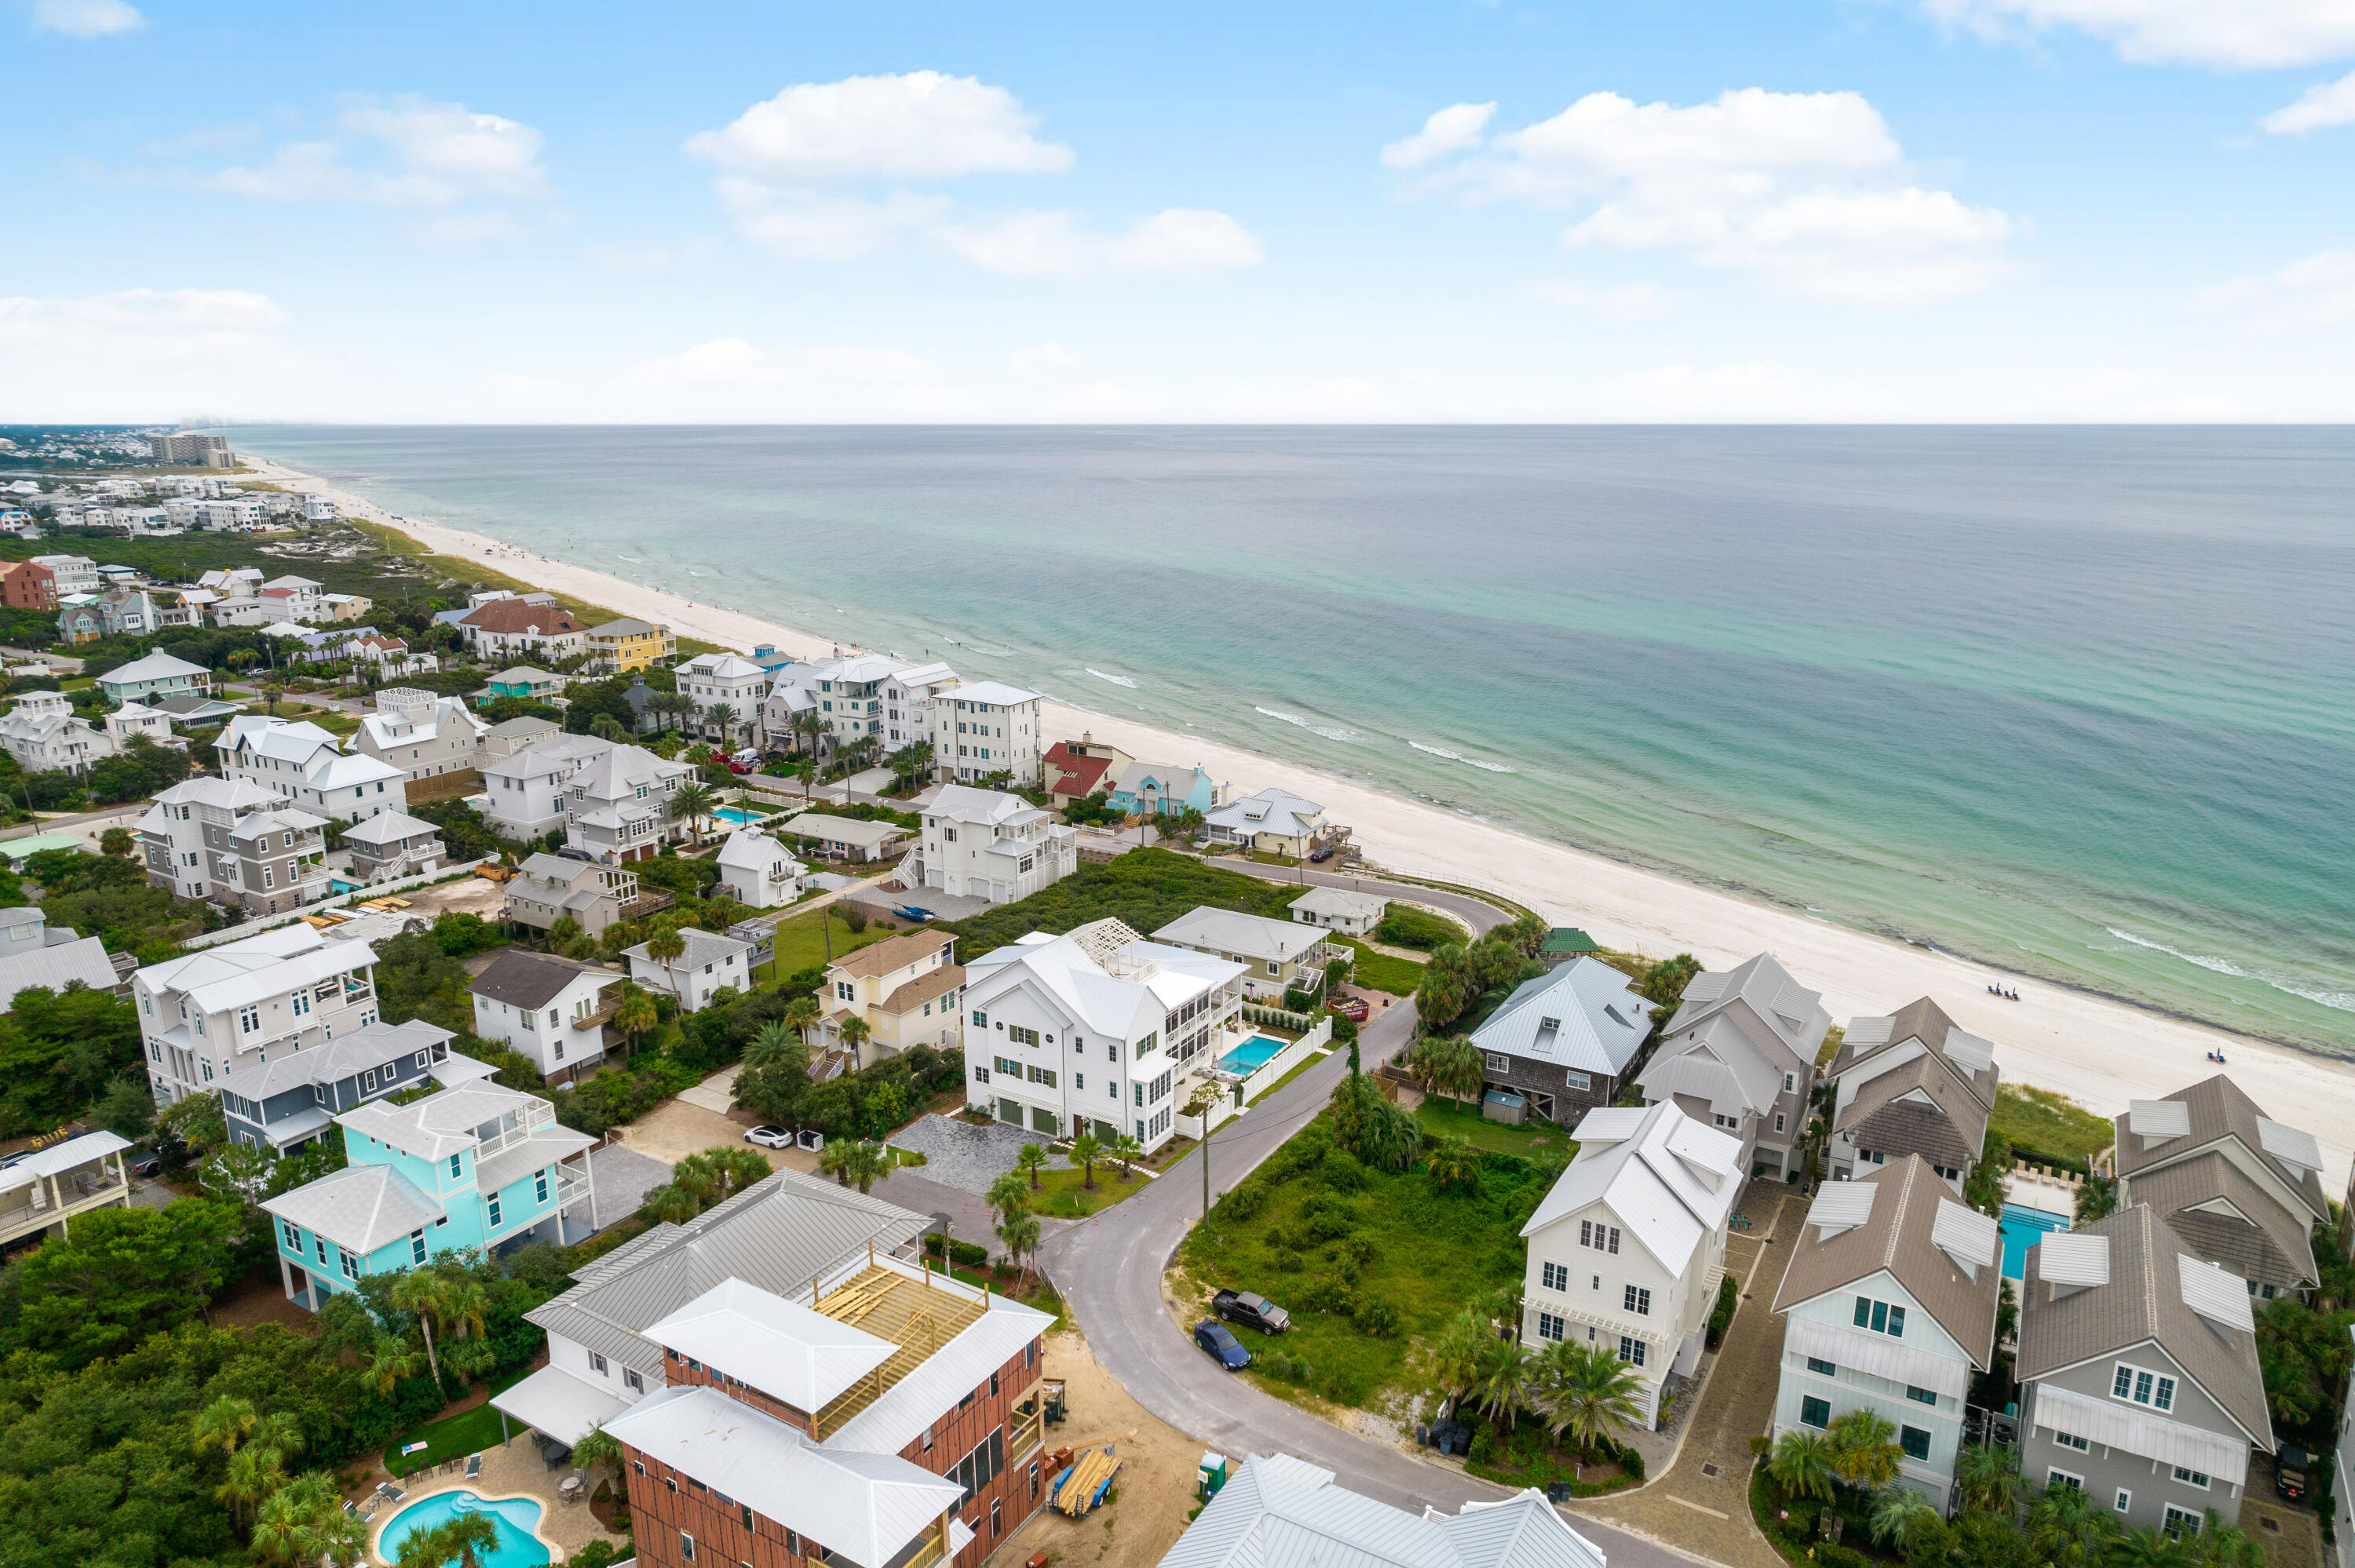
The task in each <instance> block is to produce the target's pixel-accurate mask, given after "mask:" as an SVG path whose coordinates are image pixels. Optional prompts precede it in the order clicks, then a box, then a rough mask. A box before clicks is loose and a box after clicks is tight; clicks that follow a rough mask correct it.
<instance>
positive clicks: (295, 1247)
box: [278, 1220, 303, 1253]
mask: <svg viewBox="0 0 2355 1568" xmlns="http://www.w3.org/2000/svg"><path fill="white" fill-rule="evenodd" d="M278 1234H280V1235H281V1236H282V1237H284V1238H285V1241H286V1245H287V1248H288V1249H289V1250H290V1251H293V1252H297V1253H299V1252H301V1251H302V1250H303V1233H302V1232H301V1231H298V1230H296V1229H295V1228H294V1225H293V1222H292V1221H291V1220H281V1221H279V1222H278Z"/></svg>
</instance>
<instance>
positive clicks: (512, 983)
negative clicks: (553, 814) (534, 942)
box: [466, 855, 622, 1008]
mask: <svg viewBox="0 0 2355 1568" xmlns="http://www.w3.org/2000/svg"><path fill="white" fill-rule="evenodd" d="M541 858H543V857H541V856H539V855H534V856H532V859H533V860H538V859H541ZM545 858H548V859H551V860H552V859H555V858H556V857H554V856H552V855H551V856H548V857H545ZM559 863H560V864H564V865H579V864H582V862H580V861H561V862H559ZM524 869H525V870H526V871H527V872H528V871H530V869H531V867H530V865H529V863H526V865H525V867H524ZM591 869H594V868H591ZM582 975H596V976H598V977H600V978H601V980H620V979H621V978H622V977H621V976H619V975H617V974H613V973H612V972H611V971H609V970H606V969H597V968H595V967H594V966H592V965H589V964H580V963H575V962H573V961H572V960H571V959H559V958H558V957H557V956H556V955H554V954H553V953H535V952H532V951H531V950H529V949H528V948H500V949H499V950H498V952H497V953H496V955H495V956H494V957H493V958H492V959H491V961H490V965H489V967H488V968H486V969H484V970H483V972H482V973H481V974H479V975H476V976H475V977H474V984H472V985H470V986H468V987H467V988H466V990H467V991H469V992H471V993H472V994H474V995H475V996H486V997H489V998H490V999H491V1000H492V1001H503V1002H506V1004H507V1005H508V1006H510V1007H523V1008H532V1007H545V1006H547V1005H548V1004H549V1002H550V1001H554V1000H555V999H556V998H557V997H558V996H559V995H561V994H562V993H563V991H564V988H565V987H567V986H569V985H570V984H571V983H572V982H573V981H574V980H579V979H580V978H581V976H582Z"/></svg>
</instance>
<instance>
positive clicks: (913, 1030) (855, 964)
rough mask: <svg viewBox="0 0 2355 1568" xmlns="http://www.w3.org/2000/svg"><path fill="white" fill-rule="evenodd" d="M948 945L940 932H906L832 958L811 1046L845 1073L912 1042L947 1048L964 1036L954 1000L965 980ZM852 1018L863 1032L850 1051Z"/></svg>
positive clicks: (952, 942)
mask: <svg viewBox="0 0 2355 1568" xmlns="http://www.w3.org/2000/svg"><path fill="white" fill-rule="evenodd" d="M955 949H956V938H954V937H953V936H951V935H950V934H949V933H948V932H946V931H930V930H923V931H909V932H906V933H904V934H903V935H900V936H897V937H891V938H887V939H885V940H883V941H880V942H873V943H869V944H868V946H866V947H864V948H859V949H858V951H857V952H853V953H845V954H844V955H843V956H842V957H840V958H838V959H835V960H834V961H833V962H832V963H830V964H828V965H827V966H826V983H825V984H824V985H823V986H822V987H820V989H819V991H818V1002H819V1005H820V1006H822V1007H823V1008H825V1010H826V1011H825V1012H822V1013H820V1014H819V1015H818V1021H817V1022H816V1023H815V1024H814V1025H812V1026H811V1029H810V1032H809V1043H810V1046H811V1048H812V1049H813V1050H814V1051H816V1052H818V1053H819V1054H824V1055H839V1056H840V1057H841V1058H842V1062H841V1063H840V1064H839V1065H840V1066H841V1067H843V1068H847V1069H850V1070H856V1069H858V1068H859V1067H863V1066H866V1065H869V1064H871V1063H874V1062H878V1061H880V1060H881V1059H882V1058H884V1057H886V1056H896V1055H898V1054H900V1053H901V1052H903V1051H905V1050H907V1049H909V1048H910V1047H911V1046H914V1045H930V1046H932V1047H934V1048H936V1049H938V1050H943V1051H948V1050H954V1049H955V1047H956V1045H957V1043H958V1042H959V1041H960V1040H961V1039H963V1038H964V1031H963V1029H962V1028H961V1027H960V1024H959V1020H960V1016H961V1013H960V1010H959V1007H958V998H959V996H960V995H961V993H962V991H963V988H964V978H965V977H964V968H963V967H962V966H960V965H959V964H958V963H957V962H956V959H955ZM852 1019H857V1020H858V1022H859V1023H860V1024H861V1025H862V1026H863V1028H864V1030H865V1044H864V1045H863V1046H860V1047H859V1048H857V1049H854V1048H853V1047H852V1044H851V1042H850V1041H849V1039H848V1038H847V1036H846V1035H845V1034H844V1033H843V1025H844V1024H846V1023H847V1022H850V1021H851V1020H852Z"/></svg>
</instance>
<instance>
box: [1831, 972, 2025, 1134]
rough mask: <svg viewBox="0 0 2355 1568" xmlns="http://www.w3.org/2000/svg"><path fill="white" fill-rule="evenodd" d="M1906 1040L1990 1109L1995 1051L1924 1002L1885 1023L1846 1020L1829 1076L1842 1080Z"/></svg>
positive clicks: (1995, 1080) (1995, 1074)
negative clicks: (1845, 1029)
mask: <svg viewBox="0 0 2355 1568" xmlns="http://www.w3.org/2000/svg"><path fill="white" fill-rule="evenodd" d="M1909 1040H1910V1041H1913V1042H1915V1043H1917V1044H1920V1045H1921V1046H1922V1048H1923V1050H1924V1051H1926V1052H1927V1053H1929V1054H1931V1055H1933V1056H1935V1057H1936V1058H1938V1060H1939V1061H1940V1062H1941V1063H1943V1064H1944V1065H1945V1068H1946V1070H1947V1072H1948V1073H1949V1074H1950V1075H1952V1076H1953V1077H1954V1078H1955V1081H1957V1082H1958V1083H1960V1084H1961V1085H1962V1086H1964V1087H1965V1088H1966V1089H1968V1090H1970V1092H1971V1094H1972V1095H1973V1096H1974V1097H1976V1098H1977V1100H1978V1102H1979V1103H1980V1104H1981V1105H1982V1106H1985V1107H1987V1108H1988V1109H1990V1110H1992V1109H1994V1108H1995V1096H1996V1086H1997V1083H1998V1069H1997V1067H1996V1065H1995V1046H1994V1045H1993V1044H1991V1043H1990V1042H1988V1041H1987V1040H1983V1039H1981V1038H1980V1037H1979V1036H1977V1035H1976V1034H1972V1033H1968V1032H1966V1031H1965V1030H1964V1029H1962V1028H1961V1027H1959V1026H1958V1025H1956V1023H1955V1021H1954V1020H1953V1019H1951V1018H1949V1017H1947V1016H1946V1012H1945V1009H1944V1008H1942V1007H1940V1006H1939V1005H1938V1004H1937V1003H1936V1002H1934V1001H1931V1000H1930V998H1928V997H1926V996H1925V997H1923V998H1922V999H1920V1000H1919V1001H1913V1002H1911V1003H1909V1004H1907V1005H1906V1006H1904V1007H1902V1008H1900V1009H1899V1010H1898V1011H1897V1012H1893V1013H1891V1014H1890V1015H1889V1016H1887V1017H1885V1018H1856V1019H1851V1020H1849V1026H1848V1030H1847V1032H1846V1033H1845V1034H1844V1035H1843V1036H1842V1038H1841V1040H1840V1048H1839V1052H1838V1054H1837V1055H1835V1056H1834V1057H1833V1058H1832V1065H1831V1072H1830V1075H1831V1076H1832V1077H1835V1078H1841V1077H1846V1076H1847V1075H1848V1074H1849V1071H1850V1069H1852V1068H1855V1067H1859V1066H1862V1065H1866V1064H1868V1063H1870V1062H1872V1061H1873V1060H1874V1059H1876V1058H1877V1057H1880V1056H1881V1055H1882V1054H1885V1053H1887V1052H1889V1051H1891V1050H1892V1049H1893V1048H1895V1047H1897V1046H1900V1045H1902V1044H1905V1043H1906V1042H1907V1041H1909Z"/></svg>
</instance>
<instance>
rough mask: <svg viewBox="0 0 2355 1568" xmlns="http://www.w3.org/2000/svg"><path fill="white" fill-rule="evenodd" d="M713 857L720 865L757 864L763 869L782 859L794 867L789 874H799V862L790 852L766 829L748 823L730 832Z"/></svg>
mask: <svg viewBox="0 0 2355 1568" xmlns="http://www.w3.org/2000/svg"><path fill="white" fill-rule="evenodd" d="M714 858H715V859H716V860H717V861H718V862H719V864H721V865H742V866H757V867H759V868H760V869H762V870H763V871H766V870H767V869H768V868H769V867H771V866H773V865H774V864H776V863H778V862H779V861H783V862H784V863H785V864H787V865H789V866H792V867H794V868H795V869H794V871H793V872H792V873H791V874H793V875H796V876H797V875H799V874H800V869H799V868H800V865H801V863H800V862H799V861H796V860H795V859H794V857H793V853H792V852H791V851H789V850H787V849H786V848H785V846H784V845H783V844H781V843H779V842H777V841H776V840H775V839H773V838H772V837H770V836H769V833H768V831H767V830H766V829H764V828H756V827H753V826H751V825H750V824H747V825H746V826H744V827H741V828H739V829H737V830H736V831H735V832H732V833H730V834H729V835H728V838H727V840H726V842H723V843H721V844H720V846H719V854H718V855H717V856H715V857H714Z"/></svg>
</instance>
